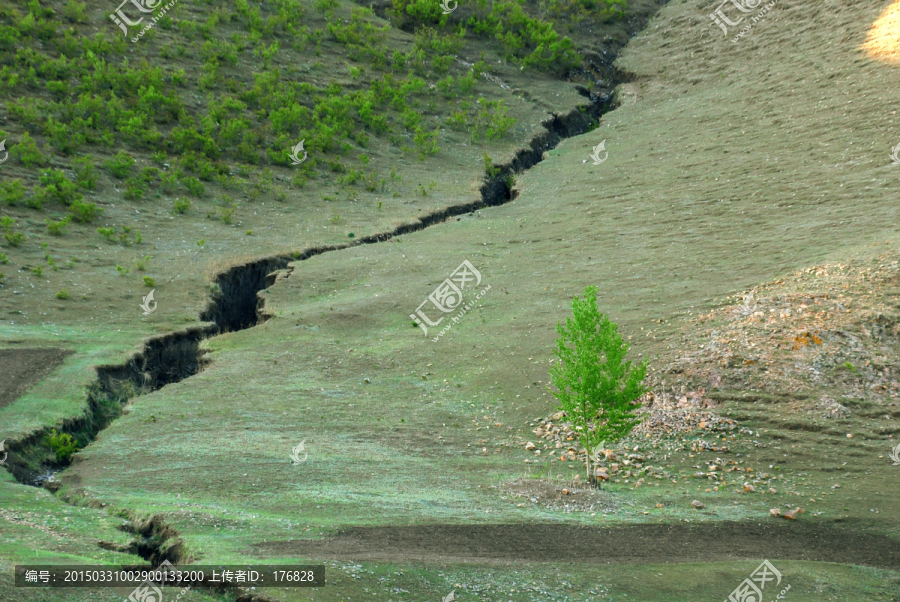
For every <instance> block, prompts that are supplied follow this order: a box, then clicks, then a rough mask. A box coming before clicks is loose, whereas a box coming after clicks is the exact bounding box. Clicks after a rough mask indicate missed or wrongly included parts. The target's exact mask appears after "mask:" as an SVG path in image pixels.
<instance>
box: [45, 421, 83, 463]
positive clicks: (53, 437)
mask: <svg viewBox="0 0 900 602" xmlns="http://www.w3.org/2000/svg"><path fill="white" fill-rule="evenodd" d="M46 443H47V445H48V446H49V447H50V450H51V451H52V452H53V453H54V454H56V460H57V461H58V462H68V461H69V459H70V458H71V457H72V454H74V453H75V452H77V451H78V444H77V443H76V442H75V440H74V439H72V435H69V434H68V433H58V432H57V431H56V429H53V430H52V431H50V436H49V437H47V438H46Z"/></svg>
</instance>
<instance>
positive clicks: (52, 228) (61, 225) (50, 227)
mask: <svg viewBox="0 0 900 602" xmlns="http://www.w3.org/2000/svg"><path fill="white" fill-rule="evenodd" d="M70 221H72V216H71V215H67V216H66V217H64V218H62V219H61V220H59V221H58V222H54V221H53V220H49V219H48V220H47V231H48V232H50V236H62V235H63V234H65V233H66V226H68V225H69V222H70Z"/></svg>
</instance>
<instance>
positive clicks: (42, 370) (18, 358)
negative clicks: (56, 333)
mask: <svg viewBox="0 0 900 602" xmlns="http://www.w3.org/2000/svg"><path fill="white" fill-rule="evenodd" d="M71 353H72V351H71V350H69V349H57V348H48V349H0V374H2V375H3V379H2V383H0V408H3V407H5V406H7V405H9V404H11V403H12V402H14V401H15V400H16V399H18V398H19V397H21V396H22V395H24V394H25V392H26V391H27V390H28V388H29V387H31V386H32V385H34V384H35V383H37V382H39V381H40V380H41V379H43V378H44V377H46V376H47V375H48V374H50V373H51V372H53V370H54V369H55V368H56V367H57V366H59V365H60V364H62V363H63V360H65V359H66V356H68V355H69V354H71Z"/></svg>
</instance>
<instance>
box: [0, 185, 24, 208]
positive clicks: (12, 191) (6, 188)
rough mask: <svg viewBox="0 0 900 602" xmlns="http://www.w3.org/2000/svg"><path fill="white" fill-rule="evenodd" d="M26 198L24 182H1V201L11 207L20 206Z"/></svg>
mask: <svg viewBox="0 0 900 602" xmlns="http://www.w3.org/2000/svg"><path fill="white" fill-rule="evenodd" d="M24 198H25V185H24V184H22V180H21V179H19V178H14V179H10V180H4V181H2V182H0V199H2V201H3V202H4V203H6V204H7V205H9V206H10V207H12V206H14V205H18V204H19V202H21V200H22V199H24Z"/></svg>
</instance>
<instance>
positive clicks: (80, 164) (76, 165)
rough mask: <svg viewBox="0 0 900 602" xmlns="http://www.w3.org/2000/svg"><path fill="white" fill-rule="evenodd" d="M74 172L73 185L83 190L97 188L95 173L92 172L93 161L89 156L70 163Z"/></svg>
mask: <svg viewBox="0 0 900 602" xmlns="http://www.w3.org/2000/svg"><path fill="white" fill-rule="evenodd" d="M72 165H73V169H74V170H75V183H76V184H77V185H78V186H79V187H80V188H84V189H85V190H94V189H95V188H96V187H97V172H96V171H94V160H93V159H92V158H91V156H90V155H85V156H84V157H79V158H77V159H75V160H73V161H72Z"/></svg>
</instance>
